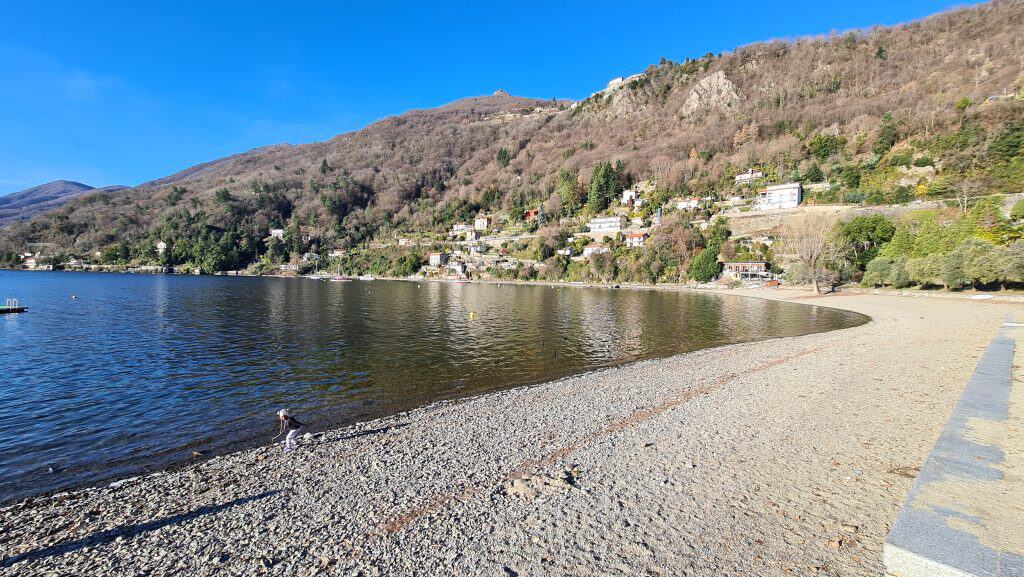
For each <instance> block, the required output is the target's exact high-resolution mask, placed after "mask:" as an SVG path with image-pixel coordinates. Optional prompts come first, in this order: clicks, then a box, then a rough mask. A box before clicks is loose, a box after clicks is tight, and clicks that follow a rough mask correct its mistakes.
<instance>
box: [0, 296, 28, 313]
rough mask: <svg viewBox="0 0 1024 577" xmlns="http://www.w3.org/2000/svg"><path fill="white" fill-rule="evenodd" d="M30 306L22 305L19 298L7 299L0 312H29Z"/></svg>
mask: <svg viewBox="0 0 1024 577" xmlns="http://www.w3.org/2000/svg"><path fill="white" fill-rule="evenodd" d="M27 312H28V307H23V306H21V303H20V302H18V299H7V300H6V301H5V302H4V306H2V307H0V314H8V313H27Z"/></svg>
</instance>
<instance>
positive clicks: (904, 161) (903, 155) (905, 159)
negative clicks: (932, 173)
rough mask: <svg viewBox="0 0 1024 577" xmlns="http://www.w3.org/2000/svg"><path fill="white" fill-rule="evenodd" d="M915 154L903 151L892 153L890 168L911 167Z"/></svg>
mask: <svg viewBox="0 0 1024 577" xmlns="http://www.w3.org/2000/svg"><path fill="white" fill-rule="evenodd" d="M913 156H914V153H913V152H912V151H910V150H901V151H899V152H894V153H892V155H891V156H889V166H906V167H909V166H910V163H911V162H912V161H913Z"/></svg>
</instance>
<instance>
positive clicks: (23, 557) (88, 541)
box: [0, 490, 281, 567]
mask: <svg viewBox="0 0 1024 577" xmlns="http://www.w3.org/2000/svg"><path fill="white" fill-rule="evenodd" d="M280 492H281V491H280V490H274V491H265V492H263V493H260V494H258V495H251V496H249V497H239V498H238V499H234V500H232V501H228V502H227V503H221V504H220V505H207V506H205V507H200V508H198V509H196V510H194V511H190V512H188V513H181V514H179V515H172V516H170V517H164V518H163V519H156V520H154V521H149V522H148V523H139V524H138V525H124V526H121V527H115V528H113V529H107V530H106V531H100V532H97V533H93V534H91V535H87V536H85V537H82V538H81V539H76V540H74V541H67V542H64V543H57V544H56V545H51V546H49V547H44V548H42V549H37V550H35V551H29V552H27V553H22V554H20V555H15V556H13V557H8V558H6V559H3V560H0V567H10V566H11V565H13V564H15V563H18V562H21V561H38V560H40V559H46V558H47V557H53V556H56V555H65V554H67V553H71V552H74V551H78V550H79V549H83V548H85V547H96V546H98V545H104V544H106V543H110V542H111V541H113V540H114V539H117V538H118V537H124V538H126V539H130V538H132V537H135V536H138V535H141V534H143V533H147V532H149V531H155V530H157V529H160V528H162V527H166V526H168V525H175V524H178V523H186V522H188V521H191V520H193V519H197V518H199V517H202V516H204V515H212V514H215V513H219V512H221V511H224V510H225V509H230V508H232V507H236V506H238V505H244V504H246V503H251V502H253V501H257V500H259V499H265V498H267V497H271V496H273V495H276V494H278V493H280Z"/></svg>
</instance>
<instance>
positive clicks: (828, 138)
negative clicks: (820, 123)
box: [807, 134, 846, 162]
mask: <svg viewBox="0 0 1024 577" xmlns="http://www.w3.org/2000/svg"><path fill="white" fill-rule="evenodd" d="M844 146H846V139H845V138H843V137H842V136H832V135H831V134H815V135H814V138H812V139H811V141H810V142H809V143H808V144H807V149H808V151H810V153H811V154H812V155H813V156H814V157H815V158H817V159H818V160H820V161H822V162H824V161H826V160H828V159H829V158H830V157H831V156H833V155H835V154H838V153H839V152H840V151H841V150H842V149H843V147H844Z"/></svg>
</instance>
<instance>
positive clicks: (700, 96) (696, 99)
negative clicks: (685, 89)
mask: <svg viewBox="0 0 1024 577" xmlns="http://www.w3.org/2000/svg"><path fill="white" fill-rule="evenodd" d="M739 103H740V95H739V94H738V93H737V92H736V85H735V84H733V83H732V82H731V81H730V80H729V79H728V78H726V76H725V73H724V72H722V71H721V70H719V71H718V72H715V73H714V74H711V75H708V76H705V77H704V78H702V79H701V80H700V81H699V82H697V84H696V85H694V87H693V89H691V90H690V94H689V96H687V97H686V102H684V103H683V106H682V107H681V108H680V109H679V114H681V115H682V116H683V117H684V118H689V117H691V116H693V115H694V114H696V113H697V112H723V113H728V112H729V111H730V110H731V109H732V108H733V107H734V106H736V105H737V104H739Z"/></svg>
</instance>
